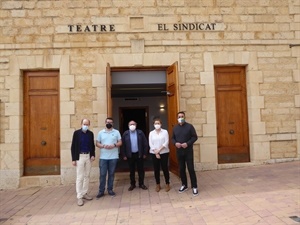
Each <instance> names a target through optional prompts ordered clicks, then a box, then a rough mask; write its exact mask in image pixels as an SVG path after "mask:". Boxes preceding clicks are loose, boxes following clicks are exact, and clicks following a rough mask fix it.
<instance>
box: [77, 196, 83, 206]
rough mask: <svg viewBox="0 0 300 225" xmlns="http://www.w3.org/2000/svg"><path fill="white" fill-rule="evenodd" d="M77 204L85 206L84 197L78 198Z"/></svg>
mask: <svg viewBox="0 0 300 225" xmlns="http://www.w3.org/2000/svg"><path fill="white" fill-rule="evenodd" d="M77 205H78V206H83V200H82V198H78V199H77Z"/></svg>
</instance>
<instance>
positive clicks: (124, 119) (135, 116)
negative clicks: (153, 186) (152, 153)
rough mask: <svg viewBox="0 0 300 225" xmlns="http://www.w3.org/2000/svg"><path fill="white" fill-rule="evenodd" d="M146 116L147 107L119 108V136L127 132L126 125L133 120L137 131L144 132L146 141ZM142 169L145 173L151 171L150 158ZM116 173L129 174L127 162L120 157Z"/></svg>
mask: <svg viewBox="0 0 300 225" xmlns="http://www.w3.org/2000/svg"><path fill="white" fill-rule="evenodd" d="M148 115H149V107H148V106H140V107H131V106H129V107H120V108H119V121H120V122H119V130H120V133H121V135H122V134H123V133H124V132H125V131H126V130H128V123H129V121H131V120H134V121H135V122H136V123H137V129H140V130H142V131H143V132H144V134H145V136H146V138H147V140H148V134H149V126H148V121H149V119H148ZM144 167H145V170H146V171H149V170H152V169H153V168H152V161H151V157H149V156H148V157H147V158H146V160H145V163H144ZM116 171H117V172H125V171H126V172H129V167H128V165H127V161H124V160H123V159H122V157H121V155H120V157H119V162H118V166H117V168H116Z"/></svg>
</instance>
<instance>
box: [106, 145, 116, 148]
mask: <svg viewBox="0 0 300 225" xmlns="http://www.w3.org/2000/svg"><path fill="white" fill-rule="evenodd" d="M114 147H115V145H103V148H105V149H112V148H114Z"/></svg>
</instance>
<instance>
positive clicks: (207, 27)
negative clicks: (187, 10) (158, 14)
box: [56, 22, 224, 33]
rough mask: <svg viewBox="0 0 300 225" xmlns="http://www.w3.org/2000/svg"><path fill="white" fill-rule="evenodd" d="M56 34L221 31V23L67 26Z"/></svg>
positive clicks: (59, 28) (222, 28) (60, 28)
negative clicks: (134, 28) (134, 27)
mask: <svg viewBox="0 0 300 225" xmlns="http://www.w3.org/2000/svg"><path fill="white" fill-rule="evenodd" d="M56 30H57V32H58V33H110V32H135V33H136V32H140V33H143V32H163V31H164V32H166V31H169V32H176V31H177V32H178V31H181V32H182V31H207V32H209V31H221V30H224V24H223V23H198V22H194V23H173V24H172V23H168V24H166V23H159V24H151V25H150V26H145V29H139V30H131V29H130V28H129V26H128V25H126V24H69V25H67V26H64V27H61V26H60V27H57V29H56Z"/></svg>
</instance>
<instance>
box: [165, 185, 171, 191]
mask: <svg viewBox="0 0 300 225" xmlns="http://www.w3.org/2000/svg"><path fill="white" fill-rule="evenodd" d="M170 189H171V188H170V184H166V188H165V190H166V192H168V191H170Z"/></svg>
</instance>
